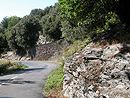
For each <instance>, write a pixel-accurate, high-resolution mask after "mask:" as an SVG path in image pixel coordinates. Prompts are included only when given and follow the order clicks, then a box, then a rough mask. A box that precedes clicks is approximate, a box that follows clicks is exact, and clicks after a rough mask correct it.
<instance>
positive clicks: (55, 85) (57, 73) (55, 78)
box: [44, 65, 64, 95]
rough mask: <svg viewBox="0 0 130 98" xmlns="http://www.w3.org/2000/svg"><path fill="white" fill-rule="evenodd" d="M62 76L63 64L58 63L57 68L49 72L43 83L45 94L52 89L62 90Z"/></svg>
mask: <svg viewBox="0 0 130 98" xmlns="http://www.w3.org/2000/svg"><path fill="white" fill-rule="evenodd" d="M63 76H64V74H63V65H60V66H59V67H58V68H57V69H55V70H54V71H52V72H51V74H50V75H49V76H48V79H47V80H46V83H45V85H44V90H45V92H46V94H47V95H49V94H50V92H53V91H54V90H58V89H60V90H62V85H63Z"/></svg>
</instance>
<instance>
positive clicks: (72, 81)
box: [63, 44, 130, 98]
mask: <svg viewBox="0 0 130 98" xmlns="http://www.w3.org/2000/svg"><path fill="white" fill-rule="evenodd" d="M129 50H130V47H129V45H126V44H114V45H108V46H104V47H94V46H93V45H92V44H89V45H88V46H87V47H86V48H84V49H83V51H82V52H80V53H76V54H75V55H74V56H72V57H70V58H69V59H68V60H66V62H65V66H64V71H65V74H64V86H63V93H64V96H66V97H68V98H130V53H129Z"/></svg>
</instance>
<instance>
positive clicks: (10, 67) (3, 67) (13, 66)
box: [0, 60, 27, 75]
mask: <svg viewBox="0 0 130 98" xmlns="http://www.w3.org/2000/svg"><path fill="white" fill-rule="evenodd" d="M25 68H27V66H25V65H23V64H21V63H16V62H10V61H6V60H1V61H0V75H4V74H8V73H12V72H14V71H17V70H22V69H25Z"/></svg>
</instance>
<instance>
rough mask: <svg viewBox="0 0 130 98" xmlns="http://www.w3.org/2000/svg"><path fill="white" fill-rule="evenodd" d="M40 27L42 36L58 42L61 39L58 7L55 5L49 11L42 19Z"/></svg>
mask: <svg viewBox="0 0 130 98" xmlns="http://www.w3.org/2000/svg"><path fill="white" fill-rule="evenodd" d="M41 25H42V29H43V34H45V35H46V36H48V37H49V38H50V39H53V40H58V39H60V38H61V35H62V33H61V29H60V28H61V21H60V15H59V12H58V5H55V6H54V7H53V8H51V9H50V11H49V13H48V14H46V15H45V16H43V17H42V19H41Z"/></svg>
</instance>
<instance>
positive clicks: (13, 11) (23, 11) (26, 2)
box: [0, 0, 58, 21]
mask: <svg viewBox="0 0 130 98" xmlns="http://www.w3.org/2000/svg"><path fill="white" fill-rule="evenodd" d="M56 2H58V0H0V21H1V20H2V19H3V18H4V17H6V16H8V17H9V16H18V17H23V16H25V15H28V14H29V13H30V12H31V10H32V9H35V8H40V9H44V8H45V7H47V6H51V5H54V4H55V3H56Z"/></svg>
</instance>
